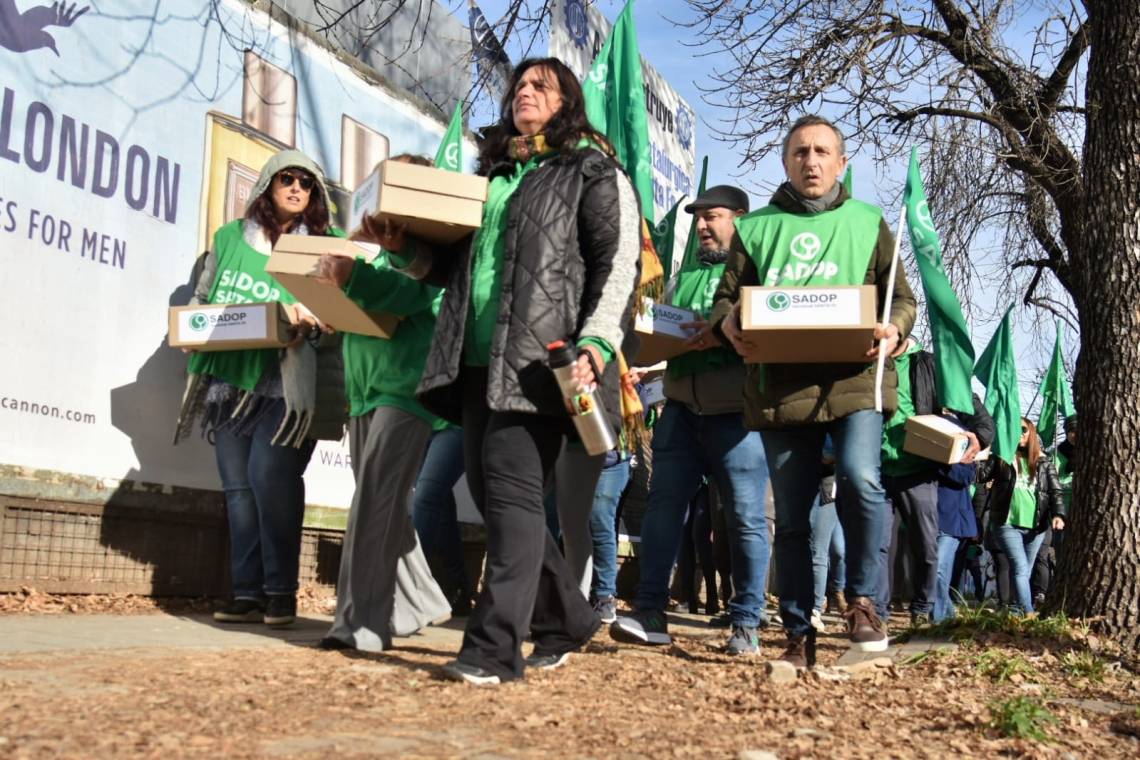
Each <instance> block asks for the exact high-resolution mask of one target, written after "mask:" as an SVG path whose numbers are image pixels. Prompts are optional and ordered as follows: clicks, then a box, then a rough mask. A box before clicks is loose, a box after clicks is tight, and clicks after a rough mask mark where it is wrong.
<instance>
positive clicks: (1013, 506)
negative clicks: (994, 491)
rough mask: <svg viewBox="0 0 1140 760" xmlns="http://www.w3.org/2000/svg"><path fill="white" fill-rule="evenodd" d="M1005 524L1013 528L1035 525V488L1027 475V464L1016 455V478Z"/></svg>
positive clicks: (1034, 484) (1033, 482)
mask: <svg viewBox="0 0 1140 760" xmlns="http://www.w3.org/2000/svg"><path fill="white" fill-rule="evenodd" d="M1006 524H1008V525H1012V526H1014V527H1015V528H1033V527H1036V525H1037V488H1036V483H1035V481H1033V480H1032V479H1030V477H1029V465H1028V463H1026V461H1025V460H1024V459H1021V458H1020V457H1018V462H1017V479H1016V480H1015V481H1014V484H1013V497H1012V498H1011V499H1010V502H1009V517H1008V518H1006Z"/></svg>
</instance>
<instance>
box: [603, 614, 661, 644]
mask: <svg viewBox="0 0 1140 760" xmlns="http://www.w3.org/2000/svg"><path fill="white" fill-rule="evenodd" d="M610 636H612V637H613V638H614V639H616V640H617V641H623V642H625V643H627V644H654V645H659V644H672V643H673V639H672V637H670V636H669V621H668V620H667V619H666V617H665V613H664V612H662V611H661V610H637V611H636V612H633V613H631V614H630V615H628V616H623V617H619V618H618V619H617V620H616V621H614V624H613V625H611V626H610Z"/></svg>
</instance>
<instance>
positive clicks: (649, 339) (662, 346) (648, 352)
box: [633, 301, 698, 367]
mask: <svg viewBox="0 0 1140 760" xmlns="http://www.w3.org/2000/svg"><path fill="white" fill-rule="evenodd" d="M697 319H698V317H697V315H696V313H695V312H692V311H689V310H688V309H678V308H677V307H676V306H668V305H666V304H662V303H653V302H652V301H650V302H649V304H648V308H647V309H646V310H645V311H644V312H640V313H638V315H637V317H636V319H635V320H634V324H633V329H634V330H635V331H636V332H637V337H638V338H640V340H641V345H640V346H639V347H638V349H637V356H636V357H635V358H634V360H633V365H634V366H635V367H649V366H652V365H654V364H657V363H658V362H660V361H666V360H668V359H672V358H673V357H674V356H678V355H680V354H683V353H685V351H686V349H685V341H686V340H688V339H689V333H688V332H686V331H685V330H683V329H681V325H683V324H685V323H686V322H695V321H697Z"/></svg>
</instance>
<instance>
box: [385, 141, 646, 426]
mask: <svg viewBox="0 0 1140 760" xmlns="http://www.w3.org/2000/svg"><path fill="white" fill-rule="evenodd" d="M512 169H513V164H500V165H496V166H495V167H493V168H492V169H491V172H490V176H491V178H494V177H495V176H496V175H498V174H499V173H505V172H508V171H511V170H512ZM640 225H641V216H640V212H639V209H638V205H637V196H636V195H635V194H634V192H633V189H632V186H631V185H630V183H629V180H628V179H627V178H626V176H625V174H624V173H623V172H622V171H621V169H620V168H619V167H618V166H617V164H616V163H614V162H613V161H612V160H611V159H610V158H608V157H607V156H605V155H604V154H603V153H601V152H600V151H597V150H594V149H586V150H580V151H575V152H573V153H570V154H568V155H561V156H557V157H554V158H551V159H548V160H547V161H546V162H544V163H543V164H542V165H541V166H539V167H537V168H535V169H534V170H532V171H531V172H530V173H529V174H527V175H526V176H525V177H524V178H523V180H522V183H521V184H520V186H519V188H518V189H517V190H516V191H515V193H514V195H513V196H512V198H511V200H510V206H509V208H508V211H507V224H506V229H505V231H504V233H503V234H504V235H505V251H504V255H503V262H502V292H501V300H500V302H499V314H498V324H497V326H496V328H495V333H494V336H493V338H492V341H491V355H490V363H489V366H488V378H487V405H488V407H489V408H490V409H491V410H493V411H501V412H526V413H530V414H543V415H550V416H553V417H559V418H562V419H565V420H567V422H568V418H567V415H566V408H565V405H564V403H563V401H562V394H561V393H560V392H559V390H558V385H557V382H556V381H555V379H554V374H553V373H552V372H551V371H550V369H549V367H548V366H547V349H546V346H547V345H548V344H549V343H551V342H553V341H556V340H564V339H567V338H570V339H572V340H577V339H578V338H579V337H581V336H582V335H590V336H597V337H603V338H606V339H607V341H608V342H609V343H610V345H611V346H612V347H613V348H614V349H615V350H618V349H623V348H624V349H626V350H630V349H632V348H634V347H635V344H633V343H631V342H630V341H631V339H632V334H633V305H634V299H635V297H636V295H635V291H636V287H637V282H638V279H639V277H640V272H641V259H640V253H641V247H640V231H641V226H640ZM472 242H473V237H470V236H469V237H467V238H465V239H464V240H463V241H460V243H458V244H456V245H454V246H450V247H447V248H442V247H429V246H425V245H422V244H421V245H419V246H418V247H417V254H416V258H415V260H413V261H412V262H411V264H409V266H408V267H407V268H406V269H405V272H406V273H407V274H409V275H410V276H412V277H418V278H420V279H424V280H426V281H428V282H430V283H432V284H435V285H440V286H444V287H446V288H447V290H446V292H445V294H444V297H443V302H442V304H441V306H440V311H439V317H438V319H437V321H436V328H435V335H434V337H433V338H432V344H431V348H430V349H429V351H428V357H427V362H426V364H425V366H424V373H423V377H422V378H421V379H420V384H419V387H418V388H417V389H416V396H417V398H418V399H419V400H420V402H421V403H422V404H423V405H424V406H425V407H426V408H427V409H428V410H430V411H431V412H432V413H434V414H437V415H439V416H440V417H443V418H444V419H447V420H449V421H451V422H455V423H459V422H460V421H461V415H462V401H461V399H462V395H461V393H460V382H461V371H460V370H461V368H462V364H463V339H464V334H465V328H466V324H467V313H468V310H469V309H470V290H471V266H472V246H471V244H472ZM634 340H635V339H634ZM601 388H602V401H603V403H604V404H605V406H606V411H607V412H608V413H609V415H610V417H611V419H612V420H615V421H618V420H620V408H621V406H620V396H619V371H618V363H617V362H616V361H614V362H610V363H609V364H608V365H607V366H606V368H605V371H604V373H603V376H602V382H601Z"/></svg>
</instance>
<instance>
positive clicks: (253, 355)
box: [187, 219, 344, 391]
mask: <svg viewBox="0 0 1140 760" xmlns="http://www.w3.org/2000/svg"><path fill="white" fill-rule="evenodd" d="M243 224H244V220H242V219H235V220H234V221H232V222H230V223H229V224H225V225H223V226H222V227H220V228H219V229H218V231H217V232H216V233H214V255H215V256H217V259H218V270H217V273H216V274H215V276H214V284H213V287H211V288H210V296H209V300H208V301H207V303H212V304H214V303H266V302H269V301H280V302H282V303H285V304H294V303H296V302H297V299H296V298H294V297H293V294H291V293H290V292H289V291H288V290H286V289H285V288H284V287H282V285H281V283H279V282H277V280H276V279H274V278H273V276H272V275H270V274H268V273H267V272H266V271H265V262H266V261H268V260H269V257H268V256H267V255H266V254H264V253H261V252H259V251H257V250H255V249H254V248H252V247H251V246H250V245H249V244H248V243H247V242H245V236H244V235H243V234H242V233H243ZM332 234H334V235H337V236H338V237H341V236H343V234H344V233H341V232H340V231H339V230H334V231H333V233H332ZM278 351H279V349H276V348H260V349H246V350H242V351H200V352H198V353H195V354H191V355H190V361H189V363H188V365H187V366H188V369H189V371H190V373H191V374H196V375H210V376H211V377H216V378H217V379H219V380H222V381H223V382H227V383H229V384H230V385H234V386H237V387H238V388H241V389H242V390H244V391H252V390H253V389H254V388H255V387H256V386H257V383H258V381H259V380H261V376H262V375H263V374H264V373H265V370H266V369H268V368H270V367H272V366H274V365H275V364H276V363H277V361H278V358H277V357H278Z"/></svg>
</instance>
